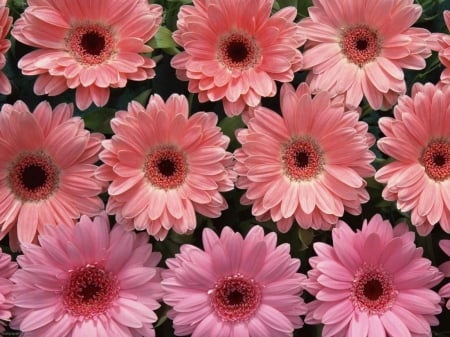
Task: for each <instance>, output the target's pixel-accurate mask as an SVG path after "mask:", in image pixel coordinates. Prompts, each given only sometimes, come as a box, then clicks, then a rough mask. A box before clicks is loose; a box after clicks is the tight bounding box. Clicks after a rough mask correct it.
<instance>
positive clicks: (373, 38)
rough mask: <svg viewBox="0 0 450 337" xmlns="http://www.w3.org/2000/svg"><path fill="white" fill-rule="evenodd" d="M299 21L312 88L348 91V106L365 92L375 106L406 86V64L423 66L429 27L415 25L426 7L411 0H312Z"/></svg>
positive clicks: (427, 52)
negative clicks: (306, 15) (303, 35)
mask: <svg viewBox="0 0 450 337" xmlns="http://www.w3.org/2000/svg"><path fill="white" fill-rule="evenodd" d="M313 5H314V6H312V7H310V8H309V14H310V16H309V17H307V18H305V19H303V20H302V21H301V22H300V24H299V25H300V27H301V28H302V30H303V32H304V33H305V34H306V36H307V38H308V40H309V41H310V43H309V44H307V48H306V50H305V51H304V67H305V68H310V69H311V72H310V73H309V75H308V82H309V83H310V85H311V88H312V90H313V92H316V91H319V90H325V91H329V92H331V93H332V94H333V95H336V94H340V93H345V92H346V101H347V104H348V105H350V106H358V105H359V104H360V102H361V100H362V98H363V96H365V97H366V98H367V100H368V102H369V104H370V106H371V107H372V108H374V109H380V108H382V107H385V108H386V107H390V106H392V105H393V104H394V103H395V102H396V100H397V98H398V96H399V95H401V94H404V93H405V92H406V84H405V80H404V74H403V70H402V68H406V69H416V70H417V69H423V68H424V67H425V58H427V57H428V56H430V55H431V51H430V48H429V43H428V40H429V38H430V32H429V31H427V30H426V29H422V28H411V25H413V24H414V23H415V22H416V21H417V19H418V18H419V17H420V15H421V13H422V8H421V7H420V5H417V4H413V0H377V1H373V0H341V1H328V0H313Z"/></svg>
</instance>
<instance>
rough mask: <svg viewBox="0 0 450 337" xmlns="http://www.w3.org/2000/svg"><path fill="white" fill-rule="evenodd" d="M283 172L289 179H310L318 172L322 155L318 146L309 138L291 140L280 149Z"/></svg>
mask: <svg viewBox="0 0 450 337" xmlns="http://www.w3.org/2000/svg"><path fill="white" fill-rule="evenodd" d="M282 162H283V168H284V172H285V174H286V175H287V176H288V177H289V178H290V179H291V180H296V181H300V180H310V179H313V178H315V177H316V176H317V175H319V174H320V172H321V171H322V168H323V163H324V157H323V152H322V151H321V149H320V148H319V146H318V145H317V144H316V143H315V142H314V141H313V140H312V139H309V138H300V139H293V140H291V141H290V142H289V143H288V144H287V145H286V146H285V148H284V150H283V151H282Z"/></svg>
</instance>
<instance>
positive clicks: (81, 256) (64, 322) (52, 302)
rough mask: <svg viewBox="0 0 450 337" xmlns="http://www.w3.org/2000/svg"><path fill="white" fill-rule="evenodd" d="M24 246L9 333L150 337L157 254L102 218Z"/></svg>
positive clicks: (55, 230)
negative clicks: (11, 329) (12, 331)
mask: <svg viewBox="0 0 450 337" xmlns="http://www.w3.org/2000/svg"><path fill="white" fill-rule="evenodd" d="M38 240H39V245H36V244H31V243H24V244H22V250H23V255H20V256H19V257H18V258H17V262H18V263H19V265H20V267H21V268H20V269H19V270H18V271H16V272H15V274H14V275H13V276H12V277H11V280H12V281H13V282H14V283H15V285H14V288H13V297H14V304H15V309H14V311H13V316H14V317H13V319H12V321H11V327H12V328H14V329H17V330H20V331H22V335H21V336H23V337H28V336H61V337H71V336H73V337H75V336H123V337H136V336H145V337H154V336H155V332H154V330H153V325H152V324H153V323H154V322H155V321H156V319H157V317H156V314H155V313H154V311H155V310H156V309H158V308H159V306H160V305H159V303H158V302H157V301H158V300H159V299H160V298H161V296H162V291H161V285H160V270H159V268H157V267H156V265H157V264H158V262H159V260H160V259H161V254H159V253H156V252H152V246H151V245H150V244H149V243H147V240H148V236H147V235H145V234H137V235H136V233H134V232H131V231H127V230H125V228H124V227H123V226H121V225H117V224H116V225H115V226H114V227H113V229H112V230H111V231H110V226H109V222H108V219H107V217H106V215H105V214H103V215H101V216H99V217H96V218H95V219H94V220H93V221H92V220H90V219H89V218H88V217H87V216H82V217H81V220H80V222H79V223H77V224H76V226H75V227H73V226H66V225H61V226H57V227H54V226H52V227H49V228H47V229H46V231H45V234H40V235H39V237H38Z"/></svg>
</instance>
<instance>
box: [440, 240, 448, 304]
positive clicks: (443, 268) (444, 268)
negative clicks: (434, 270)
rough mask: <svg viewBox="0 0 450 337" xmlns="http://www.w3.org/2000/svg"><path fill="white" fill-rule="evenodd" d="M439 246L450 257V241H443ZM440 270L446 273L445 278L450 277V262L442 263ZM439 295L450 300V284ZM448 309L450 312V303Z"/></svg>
mask: <svg viewBox="0 0 450 337" xmlns="http://www.w3.org/2000/svg"><path fill="white" fill-rule="evenodd" d="M439 246H440V247H441V249H442V250H443V251H444V253H445V254H447V256H448V257H450V240H441V241H439ZM439 269H440V270H441V271H442V272H443V273H444V275H445V277H450V260H449V261H447V262H444V263H442V264H441V265H440V266H439ZM439 295H441V296H442V297H444V298H450V283H447V284H446V285H444V286H443V287H442V288H441V290H439ZM447 309H449V310H450V301H447Z"/></svg>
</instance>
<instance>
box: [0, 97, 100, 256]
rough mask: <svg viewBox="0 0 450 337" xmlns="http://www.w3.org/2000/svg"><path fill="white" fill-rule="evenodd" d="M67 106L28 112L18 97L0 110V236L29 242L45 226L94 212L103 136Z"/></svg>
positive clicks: (43, 105)
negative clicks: (89, 128)
mask: <svg viewBox="0 0 450 337" xmlns="http://www.w3.org/2000/svg"><path fill="white" fill-rule="evenodd" d="M72 114H73V106H72V105H71V104H59V105H58V106H57V107H56V108H55V109H54V110H52V108H51V106H50V104H49V103H47V102H42V103H40V104H39V105H38V106H37V107H36V108H35V110H34V112H33V113H31V112H30V111H29V110H28V107H27V106H26V105H25V103H23V102H22V101H17V102H16V103H15V104H14V105H9V104H5V105H3V107H2V109H1V111H0V158H1V160H0V205H1V206H0V226H1V230H0V238H3V237H4V236H5V235H6V234H8V233H9V234H10V235H9V239H10V244H11V245H12V247H13V248H14V249H18V245H17V244H18V241H20V242H31V241H33V239H34V238H35V236H36V234H37V233H38V232H41V231H42V230H43V225H44V224H52V225H58V224H61V223H64V224H69V223H73V222H74V220H76V219H78V218H79V217H80V215H81V214H87V215H90V216H94V215H97V214H98V213H99V212H100V211H101V210H102V209H103V207H104V205H103V202H102V201H101V199H100V198H99V197H98V195H99V194H100V193H101V191H102V188H103V187H102V183H101V182H99V181H98V180H97V179H95V177H94V171H95V169H96V166H95V165H94V164H95V162H96V161H97V160H98V153H99V152H100V150H101V141H102V140H103V138H104V137H103V135H101V134H98V133H92V134H91V133H90V132H89V131H87V130H85V129H84V122H83V120H82V119H81V118H80V117H72Z"/></svg>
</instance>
